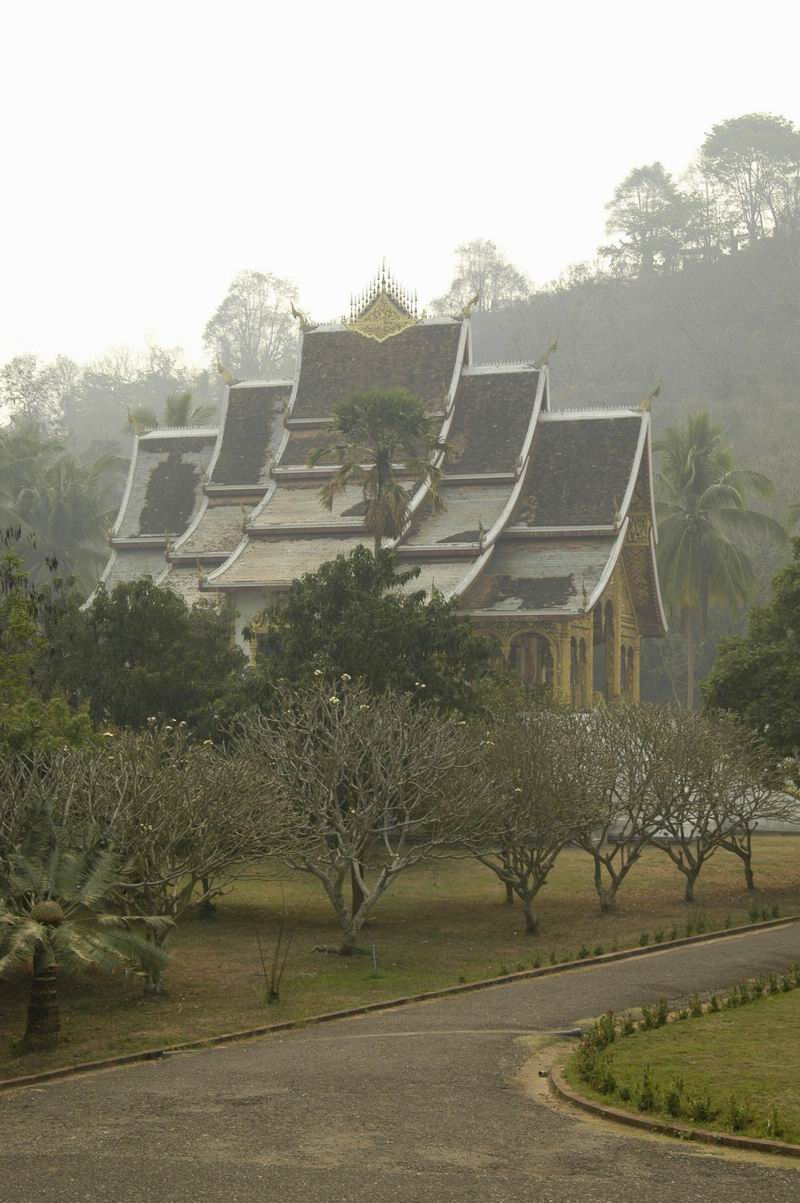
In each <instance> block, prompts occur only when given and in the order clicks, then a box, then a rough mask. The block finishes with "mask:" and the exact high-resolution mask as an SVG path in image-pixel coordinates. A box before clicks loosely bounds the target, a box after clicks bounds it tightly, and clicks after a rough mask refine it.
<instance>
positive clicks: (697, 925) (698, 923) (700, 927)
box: [694, 915, 708, 936]
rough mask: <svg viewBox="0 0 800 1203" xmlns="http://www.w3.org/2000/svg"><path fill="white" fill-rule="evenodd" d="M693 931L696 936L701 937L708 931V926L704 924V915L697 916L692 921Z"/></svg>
mask: <svg viewBox="0 0 800 1203" xmlns="http://www.w3.org/2000/svg"><path fill="white" fill-rule="evenodd" d="M694 930H695V931H696V932H697V934H698V936H702V934H703V932H704V931H707V930H708V924H707V923H706V917H705V915H698V916H697V918H696V919H695V921H694Z"/></svg>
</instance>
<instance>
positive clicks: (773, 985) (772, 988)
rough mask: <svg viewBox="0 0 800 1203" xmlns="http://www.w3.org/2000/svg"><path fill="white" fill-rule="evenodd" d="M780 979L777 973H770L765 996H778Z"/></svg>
mask: <svg viewBox="0 0 800 1203" xmlns="http://www.w3.org/2000/svg"><path fill="white" fill-rule="evenodd" d="M780 991H781V979H780V978H779V977H778V975H777V973H771V974H770V975H769V977H768V978H767V994H780Z"/></svg>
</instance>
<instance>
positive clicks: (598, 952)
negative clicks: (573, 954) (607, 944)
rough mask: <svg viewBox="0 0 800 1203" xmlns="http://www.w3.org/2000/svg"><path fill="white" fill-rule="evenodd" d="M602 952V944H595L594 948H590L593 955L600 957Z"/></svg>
mask: <svg viewBox="0 0 800 1203" xmlns="http://www.w3.org/2000/svg"><path fill="white" fill-rule="evenodd" d="M603 952H604V949H603V945H602V944H595V946H594V948H593V949H592V956H593V957H601V956H602V955H603Z"/></svg>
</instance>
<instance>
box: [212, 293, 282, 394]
mask: <svg viewBox="0 0 800 1203" xmlns="http://www.w3.org/2000/svg"><path fill="white" fill-rule="evenodd" d="M297 300H298V292H297V288H296V287H295V285H294V284H293V283H292V282H291V280H284V279H282V278H281V277H280V276H275V275H273V274H272V272H257V271H242V272H239V274H238V275H237V276H234V278H233V280H232V282H231V285H230V288H229V289H228V291H227V293H226V294H225V297H224V298H223V300H222V301H221V302H220V304H219V306H218V307H217V309H216V310H215V311H214V313H213V314H212V315H211V317H210V318H209V320H208V322H207V323H206V327H205V330H204V331H203V342H204V344H205V346H206V348H207V350H208V351H209V353H210V354H211V355H213V356H214V358H215V359H216V361H217V362H218V363H219V364H220V365H222V366H223V367H224V368H225V369H226V370H227V371H228V372H230V373H232V374H233V375H234V376H235V377H237V378H238V379H240V380H246V379H254V378H255V379H259V378H262V379H263V378H269V377H275V376H281V375H285V374H286V373H287V372H290V371H291V369H292V367H293V365H294V355H295V347H296V335H295V325H294V322H293V319H292V315H291V308H290V307H291V304H292V303H293V302H295V301H297Z"/></svg>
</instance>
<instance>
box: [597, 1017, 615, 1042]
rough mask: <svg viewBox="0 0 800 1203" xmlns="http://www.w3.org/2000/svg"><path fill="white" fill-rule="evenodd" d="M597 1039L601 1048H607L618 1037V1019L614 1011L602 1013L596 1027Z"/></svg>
mask: <svg viewBox="0 0 800 1203" xmlns="http://www.w3.org/2000/svg"><path fill="white" fill-rule="evenodd" d="M594 1037H595V1041H596V1043H597V1045H598V1047H599V1048H606V1047H607V1046H608V1045H609V1044H613V1043H614V1041H615V1040H616V1038H617V1021H616V1018H615V1016H614V1012H613V1011H606V1013H605V1014H604V1015H601V1016H600V1018H599V1019H598V1021H597V1023H596V1025H595V1028H594Z"/></svg>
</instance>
